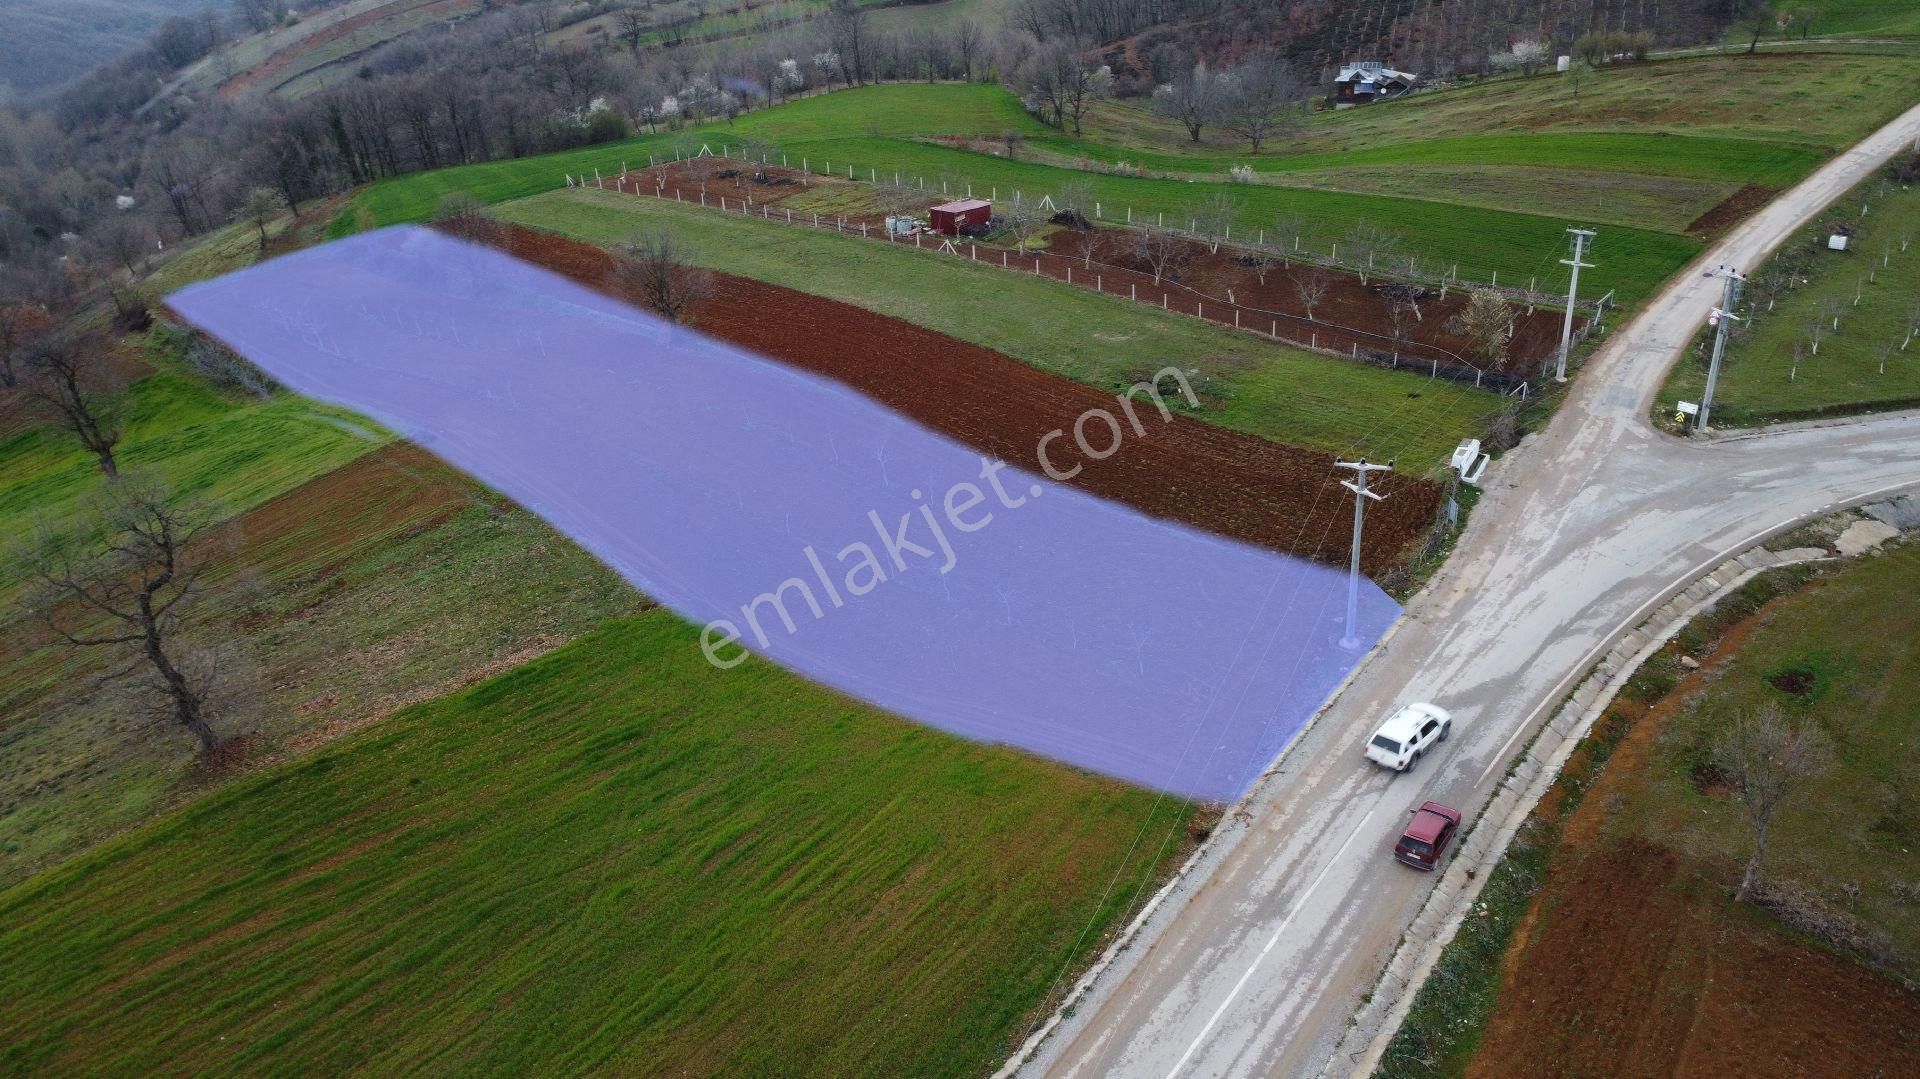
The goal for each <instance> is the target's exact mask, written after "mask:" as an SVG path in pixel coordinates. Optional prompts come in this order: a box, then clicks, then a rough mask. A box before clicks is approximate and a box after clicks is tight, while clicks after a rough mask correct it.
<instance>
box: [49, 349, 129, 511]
mask: <svg viewBox="0 0 1920 1079" xmlns="http://www.w3.org/2000/svg"><path fill="white" fill-rule="evenodd" d="M106 348H107V346H106V344H105V342H103V341H101V340H99V339H96V338H92V337H86V338H79V339H74V338H69V337H64V336H59V337H56V336H47V337H42V338H40V339H39V340H37V341H35V342H34V343H33V344H32V346H31V347H30V348H29V349H28V352H27V357H26V368H27V372H28V377H27V380H26V382H27V390H28V392H29V393H31V394H32V395H33V397H34V398H35V399H36V400H38V401H40V402H41V403H42V404H44V405H46V406H47V407H48V408H50V409H51V410H52V411H53V413H54V415H55V416H56V417H57V418H58V420H59V422H60V425H61V426H62V427H65V428H66V429H67V430H68V431H69V432H71V433H72V434H73V436H74V438H76V439H78V440H79V442H80V445H81V446H82V447H83V448H85V449H86V451H87V452H88V453H91V454H93V457H94V460H95V461H96V462H98V463H99V466H100V471H101V473H102V474H104V475H105V476H106V477H107V478H108V479H113V478H115V477H117V476H119V475H120V467H119V462H117V461H116V460H115V459H114V455H113V448H114V447H115V446H116V445H118V444H119V442H120V427H119V425H118V424H117V423H116V422H115V417H114V415H113V409H112V403H111V400H110V398H109V397H108V396H107V394H106V393H105V392H104V383H105V382H106V368H107V353H106Z"/></svg>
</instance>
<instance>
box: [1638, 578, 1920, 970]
mask: <svg viewBox="0 0 1920 1079" xmlns="http://www.w3.org/2000/svg"><path fill="white" fill-rule="evenodd" d="M1916 595H1920V546H1913V545H1909V546H1906V547H1904V548H1900V549H1897V550H1895V551H1893V552H1891V553H1888V554H1884V555H1881V556H1878V557H1875V558H1871V559H1869V560H1867V561H1865V562H1861V563H1857V564H1855V565H1852V566H1849V567H1847V568H1845V569H1843V570H1841V571H1840V572H1838V573H1836V574H1834V575H1832V576H1830V577H1826V578H1823V579H1821V580H1819V581H1818V582H1816V583H1815V584H1814V585H1812V586H1810V587H1809V588H1808V589H1806V590H1805V591H1803V592H1801V593H1799V594H1797V595H1795V596H1792V597H1790V598H1788V599H1787V600H1785V601H1783V602H1781V603H1780V604H1779V605H1778V606H1777V607H1775V608H1773V609H1772V611H1771V612H1770V614H1771V617H1770V618H1768V619H1767V621H1766V622H1765V624H1763V625H1760V626H1758V627H1757V628H1755V630H1754V631H1753V634H1752V635H1751V636H1750V637H1748V638H1747V639H1746V641H1745V642H1744V643H1743V644H1742V645H1741V647H1740V650H1739V652H1738V654H1737V655H1736V656H1735V658H1734V660H1733V662H1732V663H1731V664H1729V665H1728V666H1727V668H1726V671H1725V674H1724V675H1723V676H1722V677H1721V678H1719V679H1717V680H1715V681H1714V682H1713V684H1712V686H1711V688H1709V689H1708V690H1707V692H1706V693H1705V694H1704V695H1703V697H1702V698H1701V700H1700V701H1699V702H1698V704H1697V705H1696V706H1695V707H1693V708H1691V709H1686V710H1684V711H1682V712H1681V714H1680V715H1678V716H1676V717H1675V718H1674V720H1673V721H1672V725H1671V727H1670V729H1669V730H1668V731H1667V733H1666V736H1665V737H1663V738H1661V739H1660V740H1659V742H1658V743H1657V746H1656V749H1655V751H1654V754H1653V758H1652V760H1651V761H1650V762H1649V764H1648V766H1647V767H1646V768H1645V769H1644V771H1643V773H1642V775H1641V780H1640V784H1641V789H1639V790H1637V791H1636V792H1635V794H1634V796H1633V797H1632V798H1631V801H1630V803H1629V805H1628V808H1627V810H1626V811H1625V812H1624V813H1623V814H1621V815H1620V817H1619V818H1618V819H1617V822H1616V824H1615V827H1614V831H1615V833H1616V834H1637V835H1639V836H1640V837H1641V838H1643V839H1645V840H1647V841H1649V842H1657V843H1662V844H1666V845H1669V846H1672V847H1674V848H1676V849H1678V850H1680V851H1682V852H1683V853H1685V854H1686V855H1688V856H1689V857H1691V858H1693V859H1695V860H1697V861H1699V862H1700V863H1702V864H1703V865H1706V866H1710V867H1714V868H1713V869H1712V870H1711V871H1712V872H1715V873H1716V875H1717V876H1718V878H1719V879H1720V880H1722V881H1724V882H1727V883H1729V884H1737V883H1738V882H1739V875H1740V874H1739V871H1740V868H1741V866H1742V865H1743V864H1744V863H1745V860H1746V856H1747V853H1748V852H1749V851H1750V850H1751V849H1752V848H1751V845H1750V838H1749V833H1748V826H1747V823H1746V817H1745V814H1744V812H1743V810H1742V808H1741V806H1740V805H1739V804H1738V803H1737V802H1733V801H1731V800H1729V799H1725V798H1715V797H1710V796H1708V795H1707V794H1704V793H1702V792H1701V791H1700V790H1699V789H1698V788H1697V787H1696V786H1695V784H1694V782H1693V781H1692V779H1691V778H1690V777H1691V774H1692V769H1693V767H1694V765H1696V764H1697V763H1699V762H1701V761H1704V760H1706V759H1708V756H1709V749H1708V747H1710V746H1711V745H1712V742H1713V738H1714V737H1715V733H1716V732H1717V731H1718V730H1719V729H1720V728H1721V726H1722V725H1723V724H1725V723H1726V722H1727V720H1728V718H1729V717H1730V716H1732V715H1734V714H1736V713H1738V712H1740V711H1743V710H1749V709H1754V708H1758V707H1761V706H1764V705H1769V704H1771V705H1776V706H1779V707H1781V708H1782V709H1784V710H1786V711H1787V712H1788V713H1789V714H1791V715H1795V716H1801V717H1805V718H1806V719H1807V720H1809V721H1811V722H1813V723H1815V724H1818V725H1819V726H1820V727H1821V729H1823V730H1824V731H1825V732H1826V733H1827V735H1828V736H1829V737H1830V738H1831V739H1832V742H1833V745H1834V750H1835V752H1834V765H1833V767H1832V768H1831V769H1830V770H1829V771H1828V772H1826V773H1825V774H1823V775H1819V776H1816V777H1815V778H1813V779H1812V780H1810V781H1809V782H1808V784H1807V786H1806V788H1805V789H1804V790H1803V791H1802V792H1801V793H1800V794H1799V795H1798V796H1797V797H1796V798H1795V799H1794V800H1793V801H1792V802H1791V803H1789V804H1787V805H1786V806H1785V807H1784V808H1783V809H1781V810H1780V813H1779V815H1778V816H1777V817H1776V818H1775V820H1774V825H1773V831H1772V834H1771V837H1770V839H1769V844H1768V858H1767V864H1766V872H1767V874H1768V876H1769V879H1770V880H1772V881H1774V882H1776V883H1780V882H1790V883H1791V884H1793V885H1795V886H1798V887H1800V888H1803V889H1806V890H1807V891H1809V892H1811V893H1812V894H1814V895H1815V896H1818V897H1819V898H1820V899H1822V900H1823V901H1825V902H1827V903H1829V904H1830V905H1831V906H1832V907H1834V908H1835V909H1840V910H1845V911H1847V912H1848V913H1849V914H1851V915H1852V916H1853V917H1855V918H1858V919H1859V920H1860V921H1861V922H1863V923H1864V924H1866V925H1867V926H1868V927H1870V928H1871V929H1873V930H1875V931H1877V932H1879V933H1882V934H1885V936H1886V937H1887V939H1888V941H1889V942H1890V943H1891V945H1892V954H1893V955H1894V956H1895V957H1897V961H1898V965H1899V966H1900V967H1901V968H1902V969H1904V970H1906V971H1909V972H1913V971H1920V908H1916V907H1915V905H1914V903H1913V901H1912V900H1911V899H1903V898H1902V897H1901V896H1900V895H1899V894H1897V893H1896V891H1895V887H1896V886H1905V887H1908V888H1911V887H1912V886H1913V884H1914V882H1915V881H1917V880H1920V825H1916V824H1915V822H1914V820H1913V816H1912V813H1911V809H1912V807H1913V806H1914V805H1915V804H1916V802H1920V709H1916V708H1915V707H1914V706H1913V702H1914V701H1915V700H1916V699H1920V607H1916V606H1915V604H1914V602H1913V597H1914V596H1916ZM1787 668H1803V669H1806V670H1809V671H1811V672H1812V673H1813V674H1814V676H1815V684H1814V689H1813V691H1812V693H1811V694H1810V698H1811V699H1809V700H1802V699H1800V698H1797V697H1793V696H1790V695H1788V694H1786V693H1783V692H1782V691H1780V690H1778V689H1776V688H1774V687H1773V686H1772V685H1771V684H1769V683H1768V681H1767V679H1768V678H1769V677H1770V676H1772V675H1774V674H1776V673H1778V672H1780V671H1782V670H1783V669H1787ZM1847 885H1857V886H1858V887H1859V889H1860V891H1859V896H1858V898H1857V900H1849V899H1847V898H1846V897H1845V895H1844V894H1843V892H1842V889H1843V888H1844V887H1845V886H1847Z"/></svg>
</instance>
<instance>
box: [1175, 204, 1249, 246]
mask: <svg viewBox="0 0 1920 1079" xmlns="http://www.w3.org/2000/svg"><path fill="white" fill-rule="evenodd" d="M1239 216H1240V201H1239V200H1238V199H1236V198H1234V197H1233V196H1231V195H1229V194H1227V193H1226V192H1224V191H1216V192H1214V193H1213V194H1211V195H1208V196H1207V197H1206V198H1204V199H1201V200H1200V204H1199V205H1198V206H1195V207H1194V208H1193V210H1192V211H1190V212H1189V214H1188V219H1189V220H1190V221H1192V223H1193V234H1194V235H1195V236H1196V237H1199V238H1200V239H1201V240H1202V241H1204V242H1205V243H1206V245H1207V250H1208V252H1209V253H1212V252H1217V251H1219V250H1220V245H1221V244H1222V243H1224V242H1225V241H1226V240H1228V239H1229V238H1231V236H1232V233H1233V221H1234V219H1235V218H1237V217H1239Z"/></svg>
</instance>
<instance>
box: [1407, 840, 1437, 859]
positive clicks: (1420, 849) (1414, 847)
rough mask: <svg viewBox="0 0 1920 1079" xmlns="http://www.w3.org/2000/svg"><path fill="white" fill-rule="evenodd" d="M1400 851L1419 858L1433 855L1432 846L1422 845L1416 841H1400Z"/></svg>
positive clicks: (1428, 844)
mask: <svg viewBox="0 0 1920 1079" xmlns="http://www.w3.org/2000/svg"><path fill="white" fill-rule="evenodd" d="M1400 849H1401V850H1404V851H1406V852H1407V853H1408V854H1411V855H1414V856H1415V857H1419V858H1425V857H1427V856H1428V855H1431V854H1432V853H1433V845H1432V844H1430V843H1422V842H1421V841H1420V840H1418V839H1402V840H1401V841H1400Z"/></svg>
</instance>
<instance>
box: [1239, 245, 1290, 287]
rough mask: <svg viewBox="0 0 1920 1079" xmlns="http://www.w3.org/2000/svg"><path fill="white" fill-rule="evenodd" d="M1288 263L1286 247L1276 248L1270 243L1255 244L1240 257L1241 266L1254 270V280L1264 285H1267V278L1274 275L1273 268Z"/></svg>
mask: <svg viewBox="0 0 1920 1079" xmlns="http://www.w3.org/2000/svg"><path fill="white" fill-rule="evenodd" d="M1286 261H1287V253H1286V249H1285V247H1284V245H1280V246H1276V245H1274V244H1270V243H1264V244H1263V243H1257V244H1253V245H1252V246H1250V247H1248V248H1247V249H1246V252H1245V253H1244V254H1242V255H1241V256H1240V263H1241V265H1243V266H1245V267H1246V268H1248V269H1249V270H1252V271H1253V278H1254V280H1256V281H1258V282H1260V283H1261V284H1262V285H1265V284H1266V283H1267V276H1268V275H1269V274H1271V273H1273V268H1274V267H1275V266H1279V265H1282V264H1283V263H1285V262H1286Z"/></svg>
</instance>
